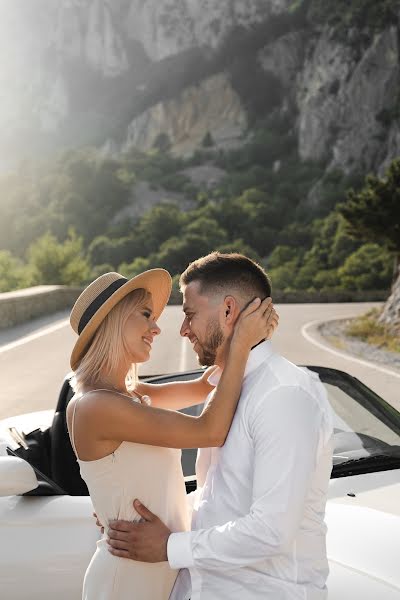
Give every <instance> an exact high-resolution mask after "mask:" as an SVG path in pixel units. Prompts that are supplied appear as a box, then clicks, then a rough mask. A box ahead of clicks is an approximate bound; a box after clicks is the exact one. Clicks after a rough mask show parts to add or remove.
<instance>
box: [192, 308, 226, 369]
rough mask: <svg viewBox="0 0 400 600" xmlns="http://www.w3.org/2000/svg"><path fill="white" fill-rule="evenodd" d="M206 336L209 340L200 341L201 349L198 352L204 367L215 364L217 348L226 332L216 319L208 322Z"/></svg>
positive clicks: (199, 359)
mask: <svg viewBox="0 0 400 600" xmlns="http://www.w3.org/2000/svg"><path fill="white" fill-rule="evenodd" d="M205 338H206V340H207V341H206V342H204V344H200V342H198V345H199V347H200V350H199V351H198V352H197V358H198V361H199V363H200V364H201V365H202V366H203V367H210V366H211V365H215V358H216V356H217V350H218V348H219V347H220V346H221V344H222V343H223V341H224V334H223V332H222V329H221V327H220V325H219V323H218V322H217V321H216V320H215V321H210V322H209V323H208V325H207V331H206V335H205Z"/></svg>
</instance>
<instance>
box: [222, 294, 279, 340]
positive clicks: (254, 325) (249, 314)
mask: <svg viewBox="0 0 400 600" xmlns="http://www.w3.org/2000/svg"><path fill="white" fill-rule="evenodd" d="M278 322H279V316H278V313H277V312H276V310H275V308H274V305H273V303H272V299H271V298H269V297H268V298H265V299H264V300H263V301H262V302H261V301H260V298H255V299H254V300H253V301H252V302H251V303H250V304H249V305H248V306H247V307H246V308H245V309H243V311H242V312H241V314H240V316H239V318H238V320H237V321H236V324H235V328H234V331H233V337H232V342H233V343H235V344H236V343H237V344H240V345H241V346H242V347H245V348H249V349H250V348H252V347H253V346H256V345H257V344H258V343H259V342H261V341H262V340H265V339H270V338H271V337H272V334H273V333H274V331H275V329H276V327H277V326H278Z"/></svg>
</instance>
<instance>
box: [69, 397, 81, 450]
mask: <svg viewBox="0 0 400 600" xmlns="http://www.w3.org/2000/svg"><path fill="white" fill-rule="evenodd" d="M81 398H82V396H79V397H78V398H77V399H76V400H75V404H74V410H73V413H72V423H71V443H72V447H73V449H74V452H75V455H76V458H77V459H78V460H79V456H78V452H77V451H76V446H75V431H74V428H75V411H76V407H77V404H78V402H79V400H80V399H81Z"/></svg>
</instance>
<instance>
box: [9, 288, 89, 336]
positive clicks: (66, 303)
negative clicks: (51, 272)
mask: <svg viewBox="0 0 400 600" xmlns="http://www.w3.org/2000/svg"><path fill="white" fill-rule="evenodd" d="M80 292H81V288H71V287H66V286H63V285H40V286H36V287H32V288H28V289H25V290H17V291H15V292H3V293H0V329H4V328H6V327H12V326H14V325H18V324H20V323H24V322H25V321H29V320H30V319H34V318H35V317H41V316H43V315H48V314H51V313H55V312H57V311H59V310H63V309H70V308H72V306H73V304H74V302H75V300H76V299H77V297H78V296H79V294H80Z"/></svg>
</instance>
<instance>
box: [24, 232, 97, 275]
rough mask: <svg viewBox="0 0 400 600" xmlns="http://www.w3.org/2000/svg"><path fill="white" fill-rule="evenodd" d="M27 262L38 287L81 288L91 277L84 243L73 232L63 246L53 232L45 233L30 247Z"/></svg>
mask: <svg viewBox="0 0 400 600" xmlns="http://www.w3.org/2000/svg"><path fill="white" fill-rule="evenodd" d="M28 259H29V265H30V266H31V267H32V270H33V282H34V283H35V284H37V285H40V284H50V285H51V284H64V285H80V284H82V283H85V281H87V279H88V278H89V275H90V266H89V263H88V261H87V259H86V258H85V257H84V256H83V240H82V238H81V237H78V236H77V235H76V234H75V232H74V231H73V230H70V231H69V234H68V237H67V239H66V240H65V241H64V242H63V243H60V242H58V241H57V239H56V238H55V236H54V235H52V234H51V233H46V234H44V235H43V236H42V237H41V238H39V239H38V240H37V241H36V242H34V243H33V244H32V245H31V246H30V247H29V250H28Z"/></svg>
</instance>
